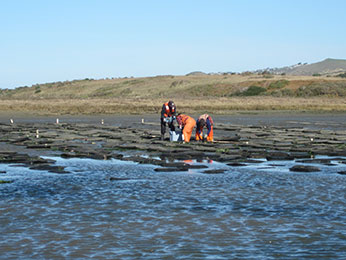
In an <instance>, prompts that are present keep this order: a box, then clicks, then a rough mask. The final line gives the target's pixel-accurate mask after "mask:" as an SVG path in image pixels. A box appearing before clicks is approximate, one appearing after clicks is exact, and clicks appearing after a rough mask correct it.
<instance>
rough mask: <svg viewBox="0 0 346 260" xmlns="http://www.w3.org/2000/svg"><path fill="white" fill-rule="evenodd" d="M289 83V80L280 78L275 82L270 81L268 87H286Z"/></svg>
mask: <svg viewBox="0 0 346 260" xmlns="http://www.w3.org/2000/svg"><path fill="white" fill-rule="evenodd" d="M288 83H289V81H288V80H285V79H283V80H278V81H275V82H272V83H270V85H269V86H268V89H281V88H284V87H285V86H287V85H288Z"/></svg>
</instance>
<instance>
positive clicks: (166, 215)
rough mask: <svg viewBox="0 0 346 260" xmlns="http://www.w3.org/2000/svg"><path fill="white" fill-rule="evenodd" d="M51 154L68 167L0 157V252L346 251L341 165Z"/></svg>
mask: <svg viewBox="0 0 346 260" xmlns="http://www.w3.org/2000/svg"><path fill="white" fill-rule="evenodd" d="M54 159H55V160H57V164H58V165H62V166H67V167H68V170H69V171H71V172H73V174H64V175H59V174H51V173H47V172H42V171H33V170H28V169H25V168H19V167H10V166H8V165H0V170H1V171H2V170H4V171H6V174H2V175H1V179H8V180H14V182H13V183H10V184H1V185H0V216H1V217H0V218H1V222H0V223H1V232H0V234H1V243H0V249H1V252H2V253H1V257H0V258H2V259H24V258H40V259H42V258H46V259H61V258H67V259H71V258H72V259H74V258H77V259H78V258H80V259H85V258H95V259H155V258H156V259H175V258H183V259H304V258H313V259H316V258H324V259H344V258H345V257H346V253H345V252H346V242H345V241H346V231H345V223H346V217H345V206H346V202H345V201H346V198H345V194H346V193H345V178H346V176H344V175H339V174H337V172H338V171H344V170H345V168H346V166H345V165H343V164H338V163H337V162H334V163H335V164H336V166H321V165H319V167H320V168H321V169H322V171H321V172H319V173H293V172H289V170H288V169H289V167H291V166H292V165H293V163H294V162H290V161H285V162H283V161H280V162H266V161H263V163H261V164H249V165H248V166H245V167H229V166H227V165H224V164H221V163H216V162H213V163H212V164H208V166H209V168H215V169H227V170H226V171H225V172H224V173H223V174H217V175H209V174H203V173H202V172H203V170H205V169H193V170H190V171H189V172H175V173H157V172H155V171H154V168H156V166H151V165H139V164H136V163H131V162H122V161H116V160H114V161H95V160H89V159H69V160H64V159H61V158H54ZM193 163H196V162H193ZM204 163H207V162H204ZM111 178H112V179H113V181H111V180H110V179H111Z"/></svg>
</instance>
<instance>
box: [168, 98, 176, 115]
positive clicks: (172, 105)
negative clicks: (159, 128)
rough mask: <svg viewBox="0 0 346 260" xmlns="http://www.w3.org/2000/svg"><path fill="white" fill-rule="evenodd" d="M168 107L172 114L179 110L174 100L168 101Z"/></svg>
mask: <svg viewBox="0 0 346 260" xmlns="http://www.w3.org/2000/svg"><path fill="white" fill-rule="evenodd" d="M168 107H169V110H170V111H171V113H175V112H176V110H177V108H176V106H175V104H174V102H173V101H172V100H170V101H168Z"/></svg>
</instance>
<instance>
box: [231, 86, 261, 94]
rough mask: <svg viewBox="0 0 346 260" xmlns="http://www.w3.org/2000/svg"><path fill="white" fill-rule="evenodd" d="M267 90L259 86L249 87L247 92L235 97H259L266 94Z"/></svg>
mask: <svg viewBox="0 0 346 260" xmlns="http://www.w3.org/2000/svg"><path fill="white" fill-rule="evenodd" d="M266 91H267V90H266V89H265V88H263V87H259V86H250V87H248V88H247V89H246V90H245V91H243V92H238V93H236V94H235V95H237V96H258V95H260V94H262V93H264V92H266Z"/></svg>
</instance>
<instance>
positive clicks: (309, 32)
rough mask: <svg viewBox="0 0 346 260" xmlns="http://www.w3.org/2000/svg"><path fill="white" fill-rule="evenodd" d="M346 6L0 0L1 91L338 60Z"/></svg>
mask: <svg viewBox="0 0 346 260" xmlns="http://www.w3.org/2000/svg"><path fill="white" fill-rule="evenodd" d="M345 12H346V1H344V0H329V1H326V0H325V1H319V0H311V1H310V0H299V1H296V0H287V1H284V0H275V1H274V0H258V1H256V0H252V1H251V0H237V1H236V0H234V1H232V0H228V1H227V0H213V1H210V0H205V1H203V0H200V1H194V0H185V1H182V0H171V1H169V0H167V1H165V0H155V1H154V0H132V1H131V0H128V1H123V0H121V1H120V0H119V1H117V0H113V1H111V0H108V1H107V0H56V1H54V0H49V1H48V0H30V1H29V0H22V1H20V0H2V1H1V4H0V33H1V39H0V88H14V87H19V86H24V85H27V86H31V85H32V84H36V83H46V82H54V81H65V80H73V79H83V78H95V79H99V78H106V77H125V76H127V77H130V76H134V77H140V76H156V75H167V74H171V75H183V74H186V73H189V72H191V71H204V72H226V71H235V72H241V71H246V70H255V69H260V68H267V67H282V66H286V65H292V64H296V63H298V62H308V63H313V62H317V61H320V60H323V59H325V58H340V59H345V58H346V34H345V28H346V16H345Z"/></svg>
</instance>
